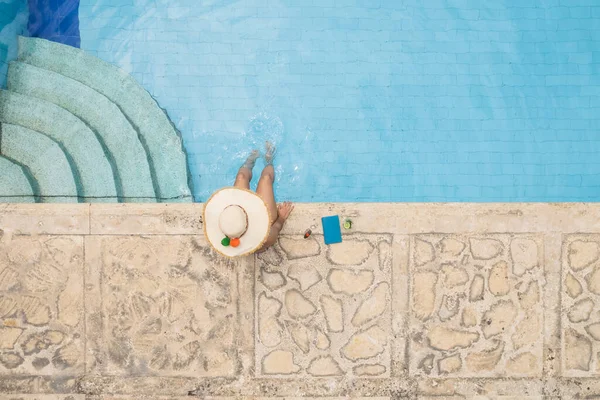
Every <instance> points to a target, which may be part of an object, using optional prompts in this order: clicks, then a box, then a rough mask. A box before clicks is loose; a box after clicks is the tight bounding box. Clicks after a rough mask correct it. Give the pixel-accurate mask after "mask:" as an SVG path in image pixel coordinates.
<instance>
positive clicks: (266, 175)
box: [256, 142, 279, 224]
mask: <svg viewBox="0 0 600 400" xmlns="http://www.w3.org/2000/svg"><path fill="white" fill-rule="evenodd" d="M266 147H267V152H266V154H265V161H266V163H267V165H266V166H265V168H264V169H263V171H262V173H261V174H260V179H259V181H258V187H257V188H256V193H257V194H258V195H259V196H260V197H261V198H262V199H263V200H264V201H265V203H267V208H268V209H269V214H270V216H271V224H274V223H275V221H277V217H278V216H279V213H278V211H277V203H276V202H275V193H274V192H273V183H274V182H275V168H273V157H274V156H275V147H273V145H272V144H271V143H269V142H267V145H266Z"/></svg>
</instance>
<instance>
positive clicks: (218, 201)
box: [203, 187, 271, 257]
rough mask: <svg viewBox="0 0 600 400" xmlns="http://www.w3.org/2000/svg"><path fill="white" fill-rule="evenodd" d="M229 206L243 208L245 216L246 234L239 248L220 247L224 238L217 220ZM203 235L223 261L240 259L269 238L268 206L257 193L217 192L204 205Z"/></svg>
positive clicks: (231, 190)
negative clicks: (246, 220) (225, 259)
mask: <svg viewBox="0 0 600 400" xmlns="http://www.w3.org/2000/svg"><path fill="white" fill-rule="evenodd" d="M231 205H238V206H240V207H242V208H243V209H244V210H245V211H246V214H247V215H248V230H247V231H246V233H244V235H243V236H242V237H241V238H240V245H239V246H238V247H232V246H223V245H222V244H221V240H223V238H224V237H225V234H224V233H223V232H222V231H221V228H220V227H219V216H220V215H221V212H223V210H224V209H225V208H226V207H228V206H231ZM203 221H204V235H205V236H206V238H207V239H208V242H209V243H210V244H211V246H212V247H213V248H214V249H215V250H216V251H217V252H219V253H220V254H222V255H224V256H225V257H241V256H246V255H249V254H252V253H254V252H255V251H256V250H258V249H260V248H261V247H262V245H263V244H264V243H265V242H266V240H267V238H268V237H269V231H270V229H271V218H270V215H269V209H268V208H267V204H266V203H265V202H264V200H263V199H262V198H260V197H259V196H258V195H257V194H256V193H254V192H251V191H250V190H245V189H238V188H233V187H231V188H223V189H221V190H218V191H216V192H215V193H214V194H213V195H212V196H211V197H210V199H208V201H207V202H206V204H205V205H204V212H203Z"/></svg>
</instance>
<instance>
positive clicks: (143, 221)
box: [90, 203, 204, 235]
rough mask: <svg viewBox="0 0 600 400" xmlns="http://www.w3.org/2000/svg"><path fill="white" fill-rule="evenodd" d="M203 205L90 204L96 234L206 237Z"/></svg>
mask: <svg viewBox="0 0 600 400" xmlns="http://www.w3.org/2000/svg"><path fill="white" fill-rule="evenodd" d="M203 209H204V207H203V205H202V204H198V203H196V204H177V203H169V204H144V205H137V204H127V205H125V207H115V206H110V207H103V204H91V205H90V213H91V220H90V225H91V227H90V229H91V233H92V234H95V235H112V234H120V235H155V234H164V235H202V234H204V230H203V229H202V210H203Z"/></svg>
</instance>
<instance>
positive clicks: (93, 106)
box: [7, 62, 156, 202]
mask: <svg viewBox="0 0 600 400" xmlns="http://www.w3.org/2000/svg"><path fill="white" fill-rule="evenodd" d="M7 81H8V89H9V90H10V91H13V92H17V93H21V94H23V95H27V96H30V97H35V98H38V99H42V100H45V101H48V102H51V103H54V104H56V105H58V106H59V107H62V108H64V109H65V110H67V111H69V112H70V113H72V114H73V115H75V116H76V117H78V118H79V119H81V120H82V121H83V122H85V123H86V125H88V126H89V127H90V129H91V130H92V131H93V132H94V133H95V134H96V135H97V136H98V139H99V140H100V141H101V143H102V144H103V146H104V149H105V154H106V156H107V157H108V159H109V161H110V162H111V164H112V166H113V168H114V172H116V173H115V175H116V179H115V180H116V185H117V191H119V189H120V190H121V192H120V193H119V195H120V197H121V198H122V200H123V201H125V202H156V193H155V191H154V185H153V182H152V176H151V174H150V166H149V164H148V158H147V156H146V154H147V153H146V151H145V150H144V147H143V146H142V144H141V143H140V140H139V138H138V136H137V133H136V131H135V130H134V129H133V127H132V126H131V124H130V123H129V122H128V121H127V119H126V118H125V116H124V115H123V114H122V113H121V111H120V110H119V108H118V107H117V106H116V105H114V104H113V103H112V102H111V101H110V100H109V99H108V98H106V97H105V96H104V95H102V94H100V93H99V92H97V91H95V90H93V89H91V88H90V87H88V86H86V85H84V84H82V83H80V82H77V81H76V80H73V79H71V78H67V77H66V76H64V75H61V74H57V73H56V72H52V71H48V70H45V69H42V68H38V67H34V66H33V65H29V64H25V63H22V62H11V63H10V65H9V68H8V80H7Z"/></svg>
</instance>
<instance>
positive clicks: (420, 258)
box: [409, 233, 544, 378]
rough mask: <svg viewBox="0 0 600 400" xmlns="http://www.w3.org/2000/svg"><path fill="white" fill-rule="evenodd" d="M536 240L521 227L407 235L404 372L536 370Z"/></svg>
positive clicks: (539, 321)
mask: <svg viewBox="0 0 600 400" xmlns="http://www.w3.org/2000/svg"><path fill="white" fill-rule="evenodd" d="M542 244H543V241H542V238H541V236H539V235H529V234H510V233H507V234H490V235H477V236H469V235H456V234H422V235H415V236H413V237H412V238H411V247H410V252H411V255H410V256H409V260H410V262H411V264H410V274H411V276H412V279H411V280H410V319H409V331H410V340H409V373H410V374H411V375H413V376H419V375H428V376H430V377H473V378H477V377H519V376H541V373H542V368H541V362H538V360H542V359H543V329H542V327H543V320H544V310H543V302H542V298H543V296H542V295H541V294H542V290H543V283H544V263H543V259H542V258H541V255H542V254H543V251H542V249H543V247H542ZM540 285H542V286H540ZM523 354H527V356H523ZM510 360H512V361H510ZM531 360H536V362H535V363H533V364H532V368H529V369H526V368H524V367H523V365H525V364H527V363H530V362H531ZM509 361H510V362H512V364H510V365H511V368H510V369H508V368H507V367H508V362H509ZM527 365H529V364H527Z"/></svg>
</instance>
